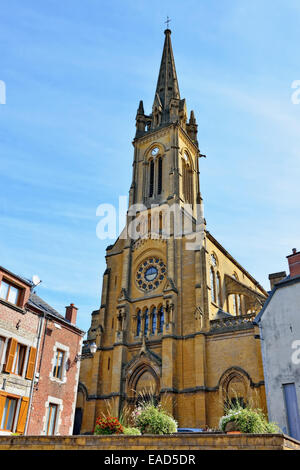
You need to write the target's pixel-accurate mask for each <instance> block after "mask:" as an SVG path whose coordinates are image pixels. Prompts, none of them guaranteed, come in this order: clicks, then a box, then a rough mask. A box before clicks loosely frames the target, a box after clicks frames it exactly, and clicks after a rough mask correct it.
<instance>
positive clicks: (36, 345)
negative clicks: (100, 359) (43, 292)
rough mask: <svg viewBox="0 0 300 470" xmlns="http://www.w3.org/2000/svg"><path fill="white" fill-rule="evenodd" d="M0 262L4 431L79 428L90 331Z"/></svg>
mask: <svg viewBox="0 0 300 470" xmlns="http://www.w3.org/2000/svg"><path fill="white" fill-rule="evenodd" d="M33 289H34V285H33V283H32V282H31V281H28V280H26V279H23V278H21V277H19V276H16V275H15V274H13V273H11V272H9V271H8V270H6V269H5V268H2V267H0V434H10V433H14V432H15V433H20V434H27V435H28V434H31V435H33V434H34V435H50V434H56V435H68V434H72V432H73V422H74V415H75V403H76V395H77V386H78V377H79V367H80V354H81V346H82V337H83V335H84V332H83V331H82V330H80V329H79V328H77V327H76V316H77V308H76V307H75V306H74V305H73V304H70V305H69V306H68V307H66V314H65V316H63V315H61V314H60V313H58V312H57V311H56V310H55V309H54V308H52V307H51V306H50V305H48V304H47V303H46V302H45V301H44V300H43V299H41V298H40V297H39V296H38V295H37V294H36V293H35V292H34V291H33Z"/></svg>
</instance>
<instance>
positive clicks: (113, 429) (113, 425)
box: [94, 416, 124, 435]
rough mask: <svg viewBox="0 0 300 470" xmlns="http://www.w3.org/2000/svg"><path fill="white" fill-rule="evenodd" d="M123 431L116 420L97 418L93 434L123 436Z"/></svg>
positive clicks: (112, 418)
mask: <svg viewBox="0 0 300 470" xmlns="http://www.w3.org/2000/svg"><path fill="white" fill-rule="evenodd" d="M123 432H124V429H123V426H122V424H121V423H120V421H119V420H118V418H114V417H112V416H107V417H103V418H98V419H97V420H96V425H95V429H94V434H96V435H101V434H123Z"/></svg>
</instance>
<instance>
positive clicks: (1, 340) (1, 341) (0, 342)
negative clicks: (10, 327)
mask: <svg viewBox="0 0 300 470" xmlns="http://www.w3.org/2000/svg"><path fill="white" fill-rule="evenodd" d="M4 345H5V338H4V336H0V366H1V359H2V354H3V350H4Z"/></svg>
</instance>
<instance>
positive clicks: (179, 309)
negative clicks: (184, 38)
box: [76, 29, 268, 434]
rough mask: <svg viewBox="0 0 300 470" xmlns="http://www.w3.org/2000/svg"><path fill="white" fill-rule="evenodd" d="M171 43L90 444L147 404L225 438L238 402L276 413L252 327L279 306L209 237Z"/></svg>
mask: <svg viewBox="0 0 300 470" xmlns="http://www.w3.org/2000/svg"><path fill="white" fill-rule="evenodd" d="M164 34H165V38H164V46H163V53H162V59H161V64H160V69H159V75H158V80H157V86H156V91H155V95H154V102H153V107H152V112H151V113H150V114H146V113H145V111H144V106H143V102H142V101H140V103H139V107H138V110H137V115H136V134H135V137H134V140H133V147H134V155H133V175H132V183H131V186H130V191H129V210H128V212H127V224H126V227H125V228H124V230H123V232H122V233H121V234H120V236H119V238H118V239H117V240H116V241H115V243H114V244H113V245H110V246H108V247H107V250H106V264H107V267H106V270H105V272H104V275H103V284H102V295H101V302H100V308H99V309H98V310H96V311H94V312H93V313H92V316H91V326H90V328H89V330H88V335H87V340H86V341H85V344H84V347H83V356H82V361H81V370H80V378H79V388H78V395H77V404H76V416H77V420H76V422H77V431H78V430H79V429H80V433H82V434H83V433H90V432H92V431H93V428H94V425H95V421H96V419H97V417H98V416H100V415H101V414H102V413H106V412H107V410H108V408H109V409H110V410H111V413H112V414H113V415H114V416H119V414H120V412H121V411H122V409H123V407H124V406H125V405H126V406H127V408H128V407H134V406H135V405H136V404H137V403H138V402H139V400H140V398H141V396H143V397H145V396H152V397H153V399H155V400H157V402H160V403H162V405H163V406H165V408H166V409H167V410H168V411H169V412H170V413H171V414H172V415H173V416H174V418H175V419H176V420H177V421H178V425H179V427H189V428H201V427H204V426H208V427H210V428H217V427H218V422H219V419H220V417H221V416H222V415H223V413H224V407H225V406H226V404H228V402H230V401H232V402H235V401H238V402H239V403H240V404H242V405H243V404H246V403H251V404H252V405H254V406H256V407H259V408H261V409H262V410H264V411H266V399H265V388H264V377H263V367H262V357H261V348H260V338H259V331H258V327H256V326H255V325H254V324H253V320H254V318H255V316H256V315H257V313H258V312H259V311H260V309H261V308H262V306H263V304H264V302H265V300H266V298H267V295H268V294H267V292H266V291H265V290H264V289H263V287H262V286H261V285H260V284H259V283H258V282H257V281H256V280H255V279H254V278H253V276H252V275H251V274H250V273H249V272H247V270H246V269H245V268H243V267H242V266H241V265H240V264H239V263H238V261H236V260H235V259H234V258H233V257H232V256H231V255H230V253H229V252H228V251H227V250H226V249H225V248H224V247H223V246H222V245H221V244H220V243H219V242H218V241H217V240H216V238H215V237H214V235H213V234H211V233H210V232H209V230H208V228H207V226H206V221H205V219H204V217H203V210H202V205H203V204H202V195H201V191H200V178H199V175H200V171H199V170H200V166H201V165H200V162H202V161H203V160H201V157H203V155H202V154H201V152H200V148H199V144H198V136H197V123H196V118H195V115H194V112H193V111H191V112H190V113H189V114H188V112H187V106H186V101H185V99H184V98H181V96H180V91H179V84H178V79H177V74H176V68H175V61H174V56H173V50H172V44H171V31H170V29H166V30H165V32H164ZM133 207H134V208H135V210H132V208H133ZM174 208H175V209H176V211H175V210H173V209H174ZM171 209H172V210H171ZM172 211H173V212H172ZM170 212H171V216H170ZM175 212H176V214H175ZM166 214H167V215H166ZM172 214H173V215H172ZM178 216H179V223H177V219H178ZM181 216H183V217H181ZM183 219H184V220H187V221H188V223H187V226H188V230H183V231H180V230H179V229H180V228H182V220H183ZM199 220H200V222H201V223H199ZM136 221H138V222H137V223H136V224H135V225H134V222H136ZM130 225H131V226H132V225H134V227H135V230H134V232H135V233H134V234H135V236H129V231H127V229H128V227H129V226H130ZM166 227H168V229H169V230H166ZM179 232H180V233H179ZM193 234H194V235H195V238H196V239H197V240H198V241H197V242H196V243H194V244H193V243H191V235H193ZM196 235H198V236H199V237H198V238H197V237H196ZM94 343H96V347H97V349H96V352H95V353H94V354H91V353H90V349H89V346H90V345H91V344H94Z"/></svg>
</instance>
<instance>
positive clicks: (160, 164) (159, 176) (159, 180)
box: [157, 157, 162, 194]
mask: <svg viewBox="0 0 300 470" xmlns="http://www.w3.org/2000/svg"><path fill="white" fill-rule="evenodd" d="M161 190H162V158H161V157H159V159H158V184H157V194H161Z"/></svg>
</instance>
